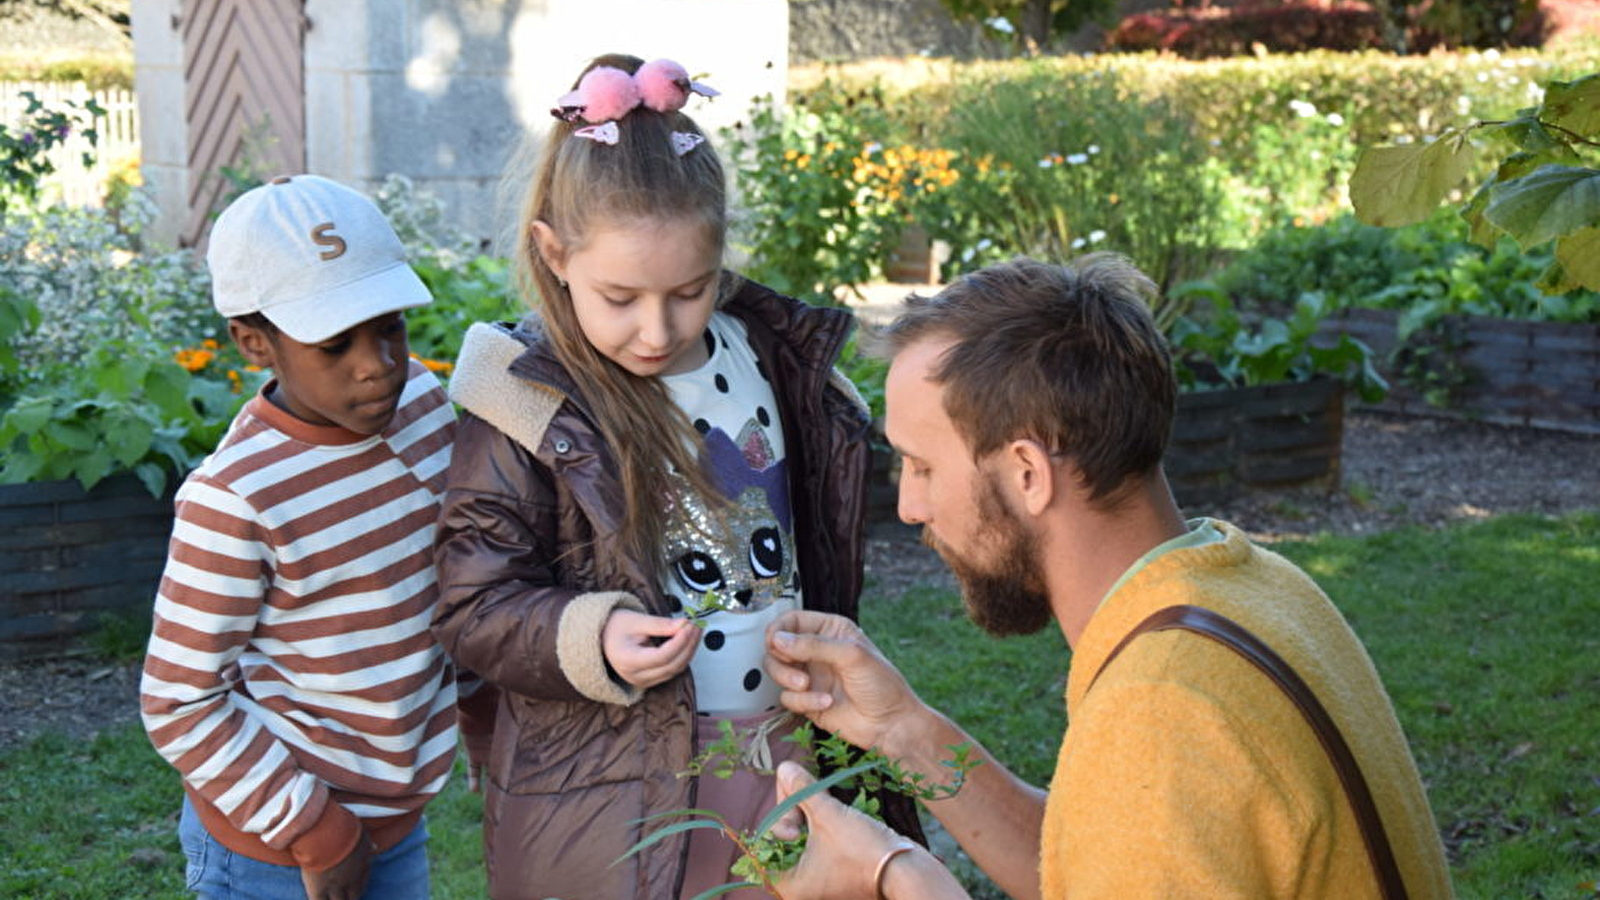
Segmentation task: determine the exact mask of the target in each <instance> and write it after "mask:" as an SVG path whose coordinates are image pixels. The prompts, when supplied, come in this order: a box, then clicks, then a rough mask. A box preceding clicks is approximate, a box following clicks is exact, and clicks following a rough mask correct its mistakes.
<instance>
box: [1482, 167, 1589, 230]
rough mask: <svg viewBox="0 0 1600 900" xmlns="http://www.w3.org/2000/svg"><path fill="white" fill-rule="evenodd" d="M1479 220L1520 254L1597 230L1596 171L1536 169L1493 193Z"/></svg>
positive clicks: (1502, 185) (1552, 168)
mask: <svg viewBox="0 0 1600 900" xmlns="http://www.w3.org/2000/svg"><path fill="white" fill-rule="evenodd" d="M1484 217H1485V218H1487V219H1488V220H1489V221H1490V222H1492V223H1494V224H1495V225H1496V226H1498V227H1499V228H1501V229H1502V230H1504V231H1505V232H1506V234H1508V235H1510V236H1511V237H1513V238H1515V239H1516V241H1517V244H1518V245H1519V246H1521V247H1522V249H1524V250H1526V249H1528V248H1529V247H1535V246H1538V245H1539V244H1543V243H1544V242H1546V241H1549V240H1554V239H1555V238H1558V237H1561V236H1563V235H1566V234H1570V233H1572V232H1574V231H1577V230H1578V229H1580V228H1587V227H1589V226H1592V225H1600V171H1596V170H1594V169H1586V168H1578V167H1576V166H1558V165H1547V166H1540V167H1539V168H1537V169H1535V170H1534V171H1533V172H1532V174H1529V175H1524V176H1523V177H1521V178H1518V179H1515V180H1513V181H1507V182H1504V183H1502V184H1501V185H1500V186H1499V187H1497V188H1495V190H1494V193H1493V195H1492V196H1491V197H1490V199H1489V205H1488V207H1487V208H1485V209H1484Z"/></svg>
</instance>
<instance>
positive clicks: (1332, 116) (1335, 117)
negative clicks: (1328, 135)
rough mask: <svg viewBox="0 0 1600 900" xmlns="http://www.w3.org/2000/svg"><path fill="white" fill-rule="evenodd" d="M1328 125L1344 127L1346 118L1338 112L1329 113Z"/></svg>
mask: <svg viewBox="0 0 1600 900" xmlns="http://www.w3.org/2000/svg"><path fill="white" fill-rule="evenodd" d="M1328 124H1329V125H1333V126H1335V127H1337V126H1340V125H1343V124H1344V116H1341V115H1339V114H1338V113H1336V112H1331V113H1328Z"/></svg>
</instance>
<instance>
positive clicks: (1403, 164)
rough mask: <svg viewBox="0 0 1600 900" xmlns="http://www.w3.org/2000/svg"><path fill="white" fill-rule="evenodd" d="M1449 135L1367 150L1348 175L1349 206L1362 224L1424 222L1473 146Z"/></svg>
mask: <svg viewBox="0 0 1600 900" xmlns="http://www.w3.org/2000/svg"><path fill="white" fill-rule="evenodd" d="M1459 138H1460V132H1455V131H1450V132H1446V133H1445V134H1442V135H1440V136H1439V138H1438V140H1435V141H1433V142H1431V143H1426V144H1420V143H1419V144H1406V145H1403V146H1397V147H1368V148H1367V149H1365V150H1363V151H1362V152H1361V156H1360V157H1359V158H1358V159H1357V160H1356V167H1355V171H1354V172H1353V173H1351V175H1350V202H1351V204H1352V205H1353V206H1354V207H1355V211H1356V218H1358V219H1360V220H1361V221H1363V222H1365V223H1367V224H1368V225H1382V226H1386V227H1387V226H1396V225H1410V224H1412V223H1414V222H1420V221H1422V220H1423V219H1426V218H1427V217H1428V215H1429V214H1430V213H1432V212H1433V210H1434V208H1435V207H1437V206H1438V205H1439V202H1440V201H1441V200H1443V199H1444V196H1445V194H1447V193H1449V191H1450V189H1451V188H1453V187H1455V186H1456V185H1458V184H1460V183H1461V180H1462V179H1463V178H1465V177H1466V175H1467V172H1468V170H1469V169H1470V168H1471V166H1472V158H1473V148H1472V145H1471V144H1470V143H1467V142H1465V141H1462V140H1459Z"/></svg>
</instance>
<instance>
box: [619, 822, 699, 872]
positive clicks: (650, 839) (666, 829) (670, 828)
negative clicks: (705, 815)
mask: <svg viewBox="0 0 1600 900" xmlns="http://www.w3.org/2000/svg"><path fill="white" fill-rule="evenodd" d="M703 828H710V829H712V830H714V831H724V830H726V829H727V826H726V825H723V824H722V823H721V822H716V821H712V820H710V819H693V820H691V821H688V822H675V823H673V824H671V825H666V826H663V827H661V828H657V829H656V830H655V831H652V832H650V833H649V834H647V835H645V837H644V840H642V841H640V842H639V843H637V844H634V845H633V846H632V847H629V848H628V849H627V850H626V851H624V852H623V854H622V855H621V856H619V857H617V858H616V859H615V860H613V861H612V862H611V864H612V865H613V866H614V865H616V864H617V863H619V862H622V861H623V860H625V859H627V858H628V857H630V856H632V855H634V854H635V853H638V852H639V851H640V850H643V849H645V848H646V847H650V846H653V845H655V844H657V843H660V842H661V841H663V840H665V839H666V838H669V837H671V836H673V835H675V834H678V833H680V832H684V831H694V830H696V829H703Z"/></svg>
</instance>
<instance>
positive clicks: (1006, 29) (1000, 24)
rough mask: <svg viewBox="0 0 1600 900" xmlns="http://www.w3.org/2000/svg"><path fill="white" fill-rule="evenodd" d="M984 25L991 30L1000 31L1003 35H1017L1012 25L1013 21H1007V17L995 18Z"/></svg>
mask: <svg viewBox="0 0 1600 900" xmlns="http://www.w3.org/2000/svg"><path fill="white" fill-rule="evenodd" d="M983 24H985V25H987V26H989V27H990V28H993V29H994V30H995V31H998V32H1000V33H1001V34H1014V33H1016V30H1017V29H1016V28H1015V27H1014V26H1013V25H1012V24H1011V20H1010V19H1007V18H1006V17H1005V16H995V17H994V18H992V19H990V20H988V21H986V22H984V23H983Z"/></svg>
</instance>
